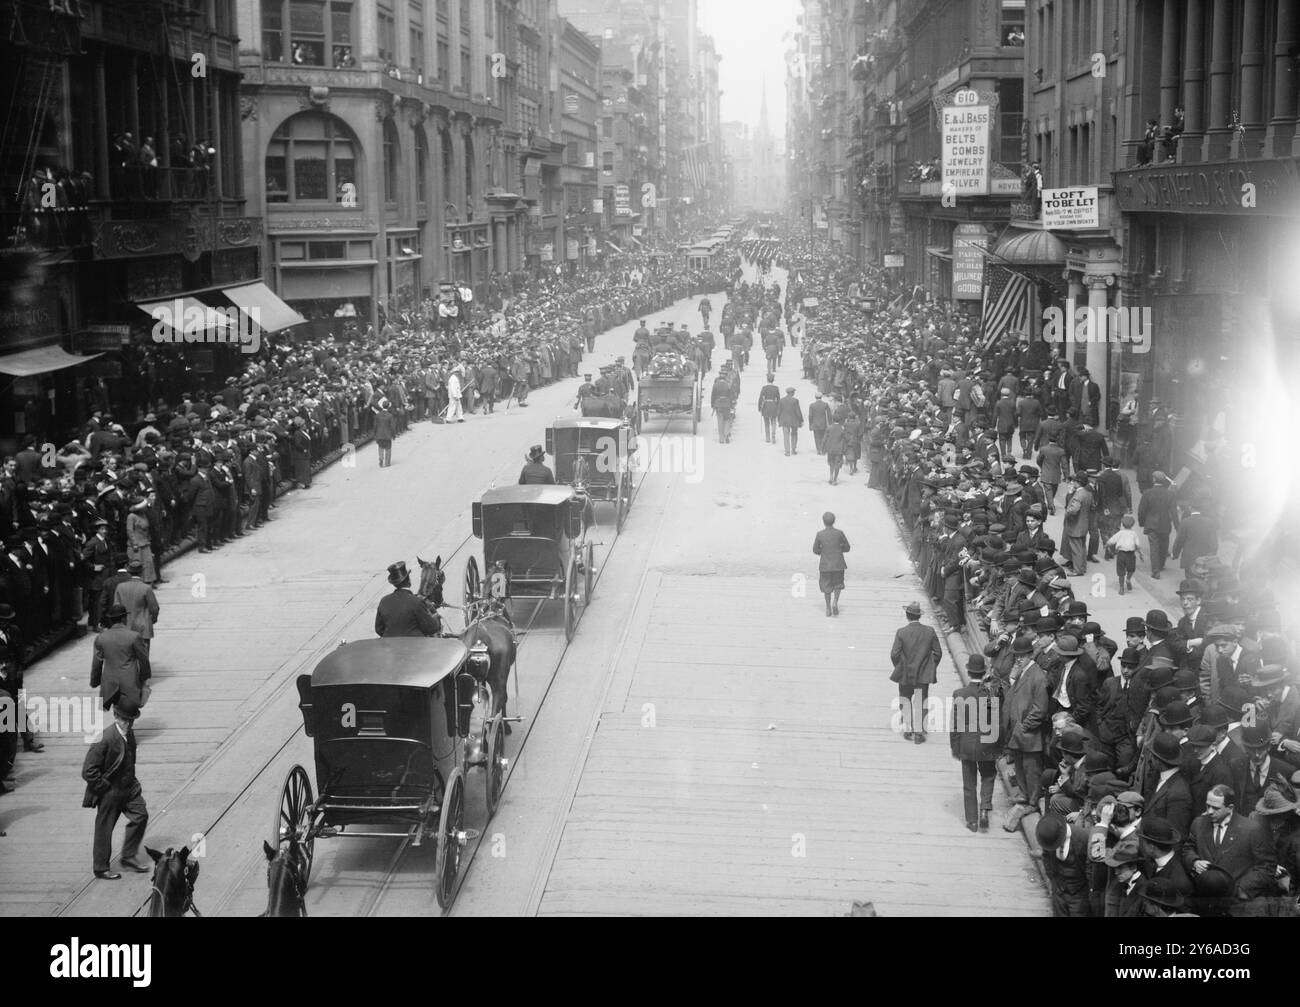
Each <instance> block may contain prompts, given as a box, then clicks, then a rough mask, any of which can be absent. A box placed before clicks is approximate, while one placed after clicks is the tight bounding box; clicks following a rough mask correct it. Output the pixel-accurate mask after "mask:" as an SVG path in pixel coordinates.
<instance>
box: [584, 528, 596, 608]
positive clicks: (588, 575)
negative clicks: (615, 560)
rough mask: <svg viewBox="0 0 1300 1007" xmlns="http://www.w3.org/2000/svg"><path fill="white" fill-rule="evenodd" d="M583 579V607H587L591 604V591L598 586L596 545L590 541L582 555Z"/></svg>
mask: <svg viewBox="0 0 1300 1007" xmlns="http://www.w3.org/2000/svg"><path fill="white" fill-rule="evenodd" d="M582 565H583V571H582V572H583V579H584V581H585V583H584V584H583V585H582V607H583V608H586V607H587V606H588V605H590V604H591V591H592V588H594V587H595V586H596V547H595V546H594V545H593V544H592V543H590V542H588V543H587V545H586V548H585V550H584V555H583V557H582Z"/></svg>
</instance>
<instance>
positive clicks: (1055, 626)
mask: <svg viewBox="0 0 1300 1007" xmlns="http://www.w3.org/2000/svg"><path fill="white" fill-rule="evenodd" d="M1060 628H1061V623H1060V621H1059V620H1058V619H1057V618H1056V616H1054V615H1045V616H1043V617H1042V618H1040V619H1038V620H1037V621H1035V623H1034V632H1036V633H1055V632H1056V631H1057V630H1059V629H1060Z"/></svg>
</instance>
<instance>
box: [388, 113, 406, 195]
mask: <svg viewBox="0 0 1300 1007" xmlns="http://www.w3.org/2000/svg"><path fill="white" fill-rule="evenodd" d="M401 157H402V148H401V146H400V145H399V144H398V142H397V127H396V126H394V125H393V120H392V119H385V120H384V202H385V203H386V204H388V205H389V206H393V205H396V203H397V166H398V162H399V161H400V160H401Z"/></svg>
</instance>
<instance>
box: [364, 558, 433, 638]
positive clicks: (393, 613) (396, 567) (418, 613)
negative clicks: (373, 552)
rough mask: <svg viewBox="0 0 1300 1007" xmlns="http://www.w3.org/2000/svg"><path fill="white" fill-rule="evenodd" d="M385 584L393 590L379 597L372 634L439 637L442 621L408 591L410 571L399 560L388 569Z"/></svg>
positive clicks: (409, 589) (422, 601) (409, 588)
mask: <svg viewBox="0 0 1300 1007" xmlns="http://www.w3.org/2000/svg"><path fill="white" fill-rule="evenodd" d="M388 583H390V584H392V585H393V593H392V594H388V595H385V596H384V597H383V598H381V599H379V608H378V609H377V610H376V611H375V635H376V636H382V637H389V636H440V635H441V634H442V620H441V619H440V618H439V617H438V614H437V613H436V612H433V611H431V610H430V609H429V606H428V605H426V604H425V602H424V600H423V599H421V598H417V597H416V596H415V595H414V594H413V593H412V592H411V573H410V571H409V570H407V569H406V563H405V562H404V561H402V560H399V561H398V562H396V563H394V564H392V565H391V566H390V567H389V568H388Z"/></svg>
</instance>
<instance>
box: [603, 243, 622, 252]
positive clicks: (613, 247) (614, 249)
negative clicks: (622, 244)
mask: <svg viewBox="0 0 1300 1007" xmlns="http://www.w3.org/2000/svg"><path fill="white" fill-rule="evenodd" d="M605 246H606V247H607V248H608V249H609V250H610V251H611V252H613V253H614V254H615V255H622V254H623V249H621V248H619V247H618V246H617V245H616V244H614V242H612V241H606V242H605Z"/></svg>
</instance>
